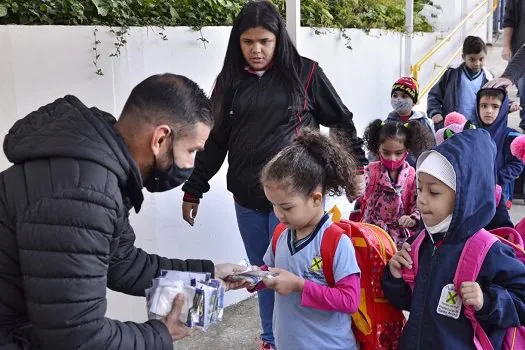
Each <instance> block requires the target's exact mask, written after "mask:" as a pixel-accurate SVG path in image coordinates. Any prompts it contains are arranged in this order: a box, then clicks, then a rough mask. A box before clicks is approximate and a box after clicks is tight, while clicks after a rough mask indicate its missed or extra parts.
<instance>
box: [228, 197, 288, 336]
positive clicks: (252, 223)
mask: <svg viewBox="0 0 525 350" xmlns="http://www.w3.org/2000/svg"><path fill="white" fill-rule="evenodd" d="M235 213H236V214H237V225H238V226H239V231H240V232H241V237H242V240H243V242H244V248H245V249H246V254H247V255H248V259H249V260H250V264H252V265H257V266H262V265H264V262H263V257H264V254H266V251H267V250H268V247H269V246H270V243H271V240H272V236H273V231H274V230H275V227H276V226H277V224H278V223H279V220H278V219H277V217H276V216H275V214H274V212H273V210H270V211H257V210H253V209H248V208H244V207H242V206H240V205H239V204H237V203H235ZM257 296H258V299H259V316H260V317H261V325H262V329H263V333H262V334H261V339H262V340H263V341H265V342H268V343H270V344H272V345H275V341H274V338H273V331H272V321H273V302H274V296H275V295H274V291H273V290H271V289H265V290H261V291H260V292H257Z"/></svg>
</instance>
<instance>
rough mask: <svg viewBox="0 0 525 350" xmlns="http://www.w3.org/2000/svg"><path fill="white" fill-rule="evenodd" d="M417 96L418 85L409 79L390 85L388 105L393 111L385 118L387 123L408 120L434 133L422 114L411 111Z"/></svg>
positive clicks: (429, 122) (403, 78)
mask: <svg viewBox="0 0 525 350" xmlns="http://www.w3.org/2000/svg"><path fill="white" fill-rule="evenodd" d="M418 96H419V85H418V83H417V81H415V80H414V79H413V78H410V77H402V78H399V79H398V80H397V81H396V82H395V83H394V85H392V92H391V93H390V104H391V105H392V108H393V109H394V110H393V111H392V112H391V113H390V114H389V115H388V117H387V119H386V121H387V122H401V123H403V124H404V123H407V122H408V121H409V120H417V121H418V122H420V123H422V124H423V125H424V126H425V127H427V128H428V129H429V130H430V132H431V133H434V127H433V126H432V123H431V121H430V119H429V118H427V116H426V114H425V113H424V112H419V111H415V110H413V108H414V106H415V105H416V103H417V99H418Z"/></svg>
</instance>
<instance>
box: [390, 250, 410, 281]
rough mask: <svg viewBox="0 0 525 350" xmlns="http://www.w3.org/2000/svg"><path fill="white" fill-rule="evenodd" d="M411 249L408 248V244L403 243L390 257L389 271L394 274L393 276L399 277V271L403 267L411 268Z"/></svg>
mask: <svg viewBox="0 0 525 350" xmlns="http://www.w3.org/2000/svg"><path fill="white" fill-rule="evenodd" d="M411 249H412V248H410V244H408V243H403V247H402V248H401V250H400V251H398V252H397V253H396V255H394V256H393V257H392V259H390V261H389V262H388V267H389V268H390V273H391V274H392V276H394V278H401V277H402V274H401V272H402V271H403V269H411V268H412V258H411V257H410V254H409V252H410V250H411Z"/></svg>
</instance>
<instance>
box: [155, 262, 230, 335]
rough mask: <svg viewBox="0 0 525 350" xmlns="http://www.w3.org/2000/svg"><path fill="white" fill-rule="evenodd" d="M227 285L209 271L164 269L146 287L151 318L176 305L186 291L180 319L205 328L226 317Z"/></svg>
mask: <svg viewBox="0 0 525 350" xmlns="http://www.w3.org/2000/svg"><path fill="white" fill-rule="evenodd" d="M224 292H225V289H224V286H223V285H222V283H221V282H220V281H219V280H216V279H211V275H210V274H209V273H197V272H185V271H184V272H183V271H168V270H162V271H161V273H160V277H158V278H155V279H154V280H153V284H152V286H151V287H150V288H149V289H147V290H146V300H147V310H148V318H149V319H150V320H151V319H161V318H163V317H165V316H167V315H168V314H169V313H170V312H171V310H172V307H173V301H174V300H175V297H176V296H177V294H183V295H184V299H185V300H184V306H183V308H182V312H181V314H180V321H181V322H182V323H184V324H185V325H186V326H187V327H190V328H194V327H197V328H200V329H202V330H204V331H206V330H207V329H208V327H209V326H210V325H211V324H214V323H217V322H219V321H221V320H222V315H223V311H224Z"/></svg>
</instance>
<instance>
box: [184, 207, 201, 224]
mask: <svg viewBox="0 0 525 350" xmlns="http://www.w3.org/2000/svg"><path fill="white" fill-rule="evenodd" d="M198 210H199V203H190V202H182V218H183V219H184V221H186V222H187V223H188V224H190V225H191V226H193V225H195V218H196V217H197V212H198Z"/></svg>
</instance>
